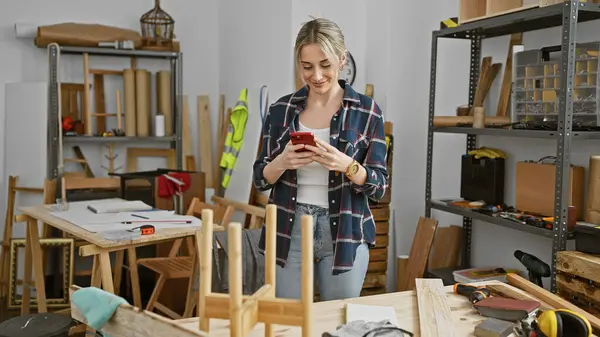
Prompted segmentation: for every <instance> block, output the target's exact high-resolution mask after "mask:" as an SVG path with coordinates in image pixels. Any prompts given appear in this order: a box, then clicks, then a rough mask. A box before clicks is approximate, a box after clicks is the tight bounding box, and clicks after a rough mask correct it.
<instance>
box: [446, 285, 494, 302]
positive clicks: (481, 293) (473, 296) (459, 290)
mask: <svg viewBox="0 0 600 337" xmlns="http://www.w3.org/2000/svg"><path fill="white" fill-rule="evenodd" d="M453 290H454V293H456V294H459V295H463V296H465V297H467V298H468V299H469V302H471V303H473V304H475V303H477V302H479V301H481V300H483V299H486V298H488V297H489V296H490V291H489V289H487V288H485V287H475V286H472V285H469V284H464V283H455V284H454V287H453Z"/></svg>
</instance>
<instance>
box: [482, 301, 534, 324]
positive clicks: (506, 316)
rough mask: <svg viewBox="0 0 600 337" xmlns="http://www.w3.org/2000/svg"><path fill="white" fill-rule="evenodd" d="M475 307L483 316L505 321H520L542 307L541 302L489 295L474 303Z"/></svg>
mask: <svg viewBox="0 0 600 337" xmlns="http://www.w3.org/2000/svg"><path fill="white" fill-rule="evenodd" d="M473 308H474V309H475V310H477V312H478V313H479V314H480V315H482V316H486V317H491V318H497V319H501V320H504V321H520V320H523V319H525V318H527V316H529V315H530V314H532V313H533V312H535V311H537V310H538V309H539V308H540V302H538V301H527V300H515V299H512V298H504V297H488V298H486V299H484V300H481V301H479V302H477V303H475V304H473Z"/></svg>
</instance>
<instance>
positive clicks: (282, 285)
mask: <svg viewBox="0 0 600 337" xmlns="http://www.w3.org/2000/svg"><path fill="white" fill-rule="evenodd" d="M346 55H347V51H346V46H345V43H344V35H343V33H342V31H341V30H340V28H339V27H338V26H337V25H336V24H335V23H333V22H331V21H329V20H326V19H314V20H312V21H309V22H307V23H306V24H304V25H303V26H302V28H301V29H300V31H299V33H298V36H297V38H296V44H295V61H296V63H297V65H298V67H299V69H300V72H301V74H302V78H303V80H304V83H306V85H305V86H304V87H303V88H301V89H300V90H298V91H297V92H295V93H293V94H289V95H287V96H284V97H282V98H280V99H279V100H278V101H277V102H275V103H273V104H272V105H271V106H270V107H269V111H268V113H267V115H266V116H265V123H264V127H263V142H262V144H263V146H262V150H261V153H260V154H259V156H258V158H257V160H256V162H255V163H254V184H255V186H256V188H257V189H259V190H263V191H265V190H269V189H270V190H271V192H270V197H269V202H270V203H272V204H275V205H277V253H276V255H277V271H276V282H277V287H276V296H277V297H280V298H296V299H299V298H300V294H301V287H300V285H301V260H302V254H301V228H300V227H301V225H300V224H301V222H300V219H301V217H302V216H303V215H305V214H310V215H312V216H313V219H314V257H315V264H314V265H315V276H316V281H317V282H318V287H319V294H320V298H321V300H334V299H343V298H351V297H358V296H359V295H360V290H361V288H362V285H363V282H364V279H365V275H366V272H367V266H368V264H369V248H371V247H373V246H374V244H375V221H374V220H373V216H372V214H371V210H370V209H369V203H368V199H369V198H371V199H375V200H377V199H379V198H381V197H382V196H383V195H384V194H385V191H386V188H387V184H388V172H387V170H386V163H385V160H386V150H387V149H386V142H385V135H384V120H383V115H382V111H381V110H380V108H379V106H378V105H377V104H376V103H375V102H374V101H373V100H372V99H371V98H369V97H367V96H364V95H362V94H360V93H358V92H356V91H355V90H354V89H353V88H352V87H351V86H350V84H348V83H346V82H345V81H344V80H340V78H339V72H340V70H341V69H342V68H343V66H344V64H345V62H346V57H347V56H346ZM296 131H308V132H312V133H313V134H314V137H315V141H316V145H317V146H310V145H292V144H291V142H290V134H291V133H292V132H296ZM302 149H304V150H308V151H298V150H302ZM264 244H265V231H264V229H263V233H262V237H261V240H260V249H261V250H263V252H264Z"/></svg>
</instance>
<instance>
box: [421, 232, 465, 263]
mask: <svg viewBox="0 0 600 337" xmlns="http://www.w3.org/2000/svg"><path fill="white" fill-rule="evenodd" d="M462 234H463V231H462V227H460V226H456V225H452V226H448V227H439V228H438V229H437V230H436V233H435V240H434V241H433V246H432V248H431V254H430V256H429V264H428V267H429V270H433V269H438V268H450V267H457V266H458V265H459V257H460V246H461V242H462Z"/></svg>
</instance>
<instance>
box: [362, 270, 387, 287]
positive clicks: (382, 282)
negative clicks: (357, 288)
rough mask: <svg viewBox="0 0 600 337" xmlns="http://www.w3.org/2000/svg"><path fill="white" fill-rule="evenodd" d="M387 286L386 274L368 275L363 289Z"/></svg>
mask: <svg viewBox="0 0 600 337" xmlns="http://www.w3.org/2000/svg"><path fill="white" fill-rule="evenodd" d="M385 286H386V274H385V272H383V273H382V272H377V273H367V275H366V276H365V280H364V282H363V287H362V288H363V289H369V288H380V287H385Z"/></svg>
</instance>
